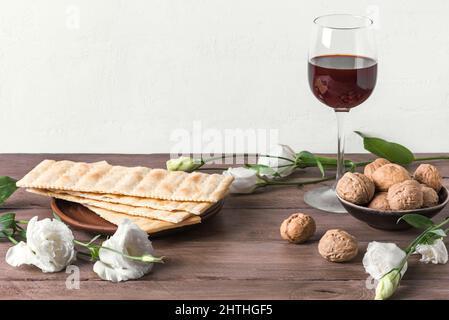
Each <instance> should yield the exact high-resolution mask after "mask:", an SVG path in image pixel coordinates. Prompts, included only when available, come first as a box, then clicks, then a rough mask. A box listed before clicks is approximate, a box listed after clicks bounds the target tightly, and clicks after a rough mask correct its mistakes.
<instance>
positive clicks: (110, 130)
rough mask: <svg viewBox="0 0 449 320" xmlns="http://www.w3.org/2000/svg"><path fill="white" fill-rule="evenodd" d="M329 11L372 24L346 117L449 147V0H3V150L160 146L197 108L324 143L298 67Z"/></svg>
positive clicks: (438, 148) (200, 115)
mask: <svg viewBox="0 0 449 320" xmlns="http://www.w3.org/2000/svg"><path fill="white" fill-rule="evenodd" d="M332 12H351V13H358V14H365V15H366V14H371V15H373V14H374V15H375V18H377V22H378V23H379V27H380V28H379V30H378V35H377V36H378V43H379V78H378V85H377V88H376V90H375V91H374V94H373V95H372V97H371V98H370V99H369V100H368V101H367V102H366V103H365V104H364V105H362V106H361V107H359V108H356V109H355V110H353V111H351V114H350V118H351V119H350V121H351V122H350V124H349V128H348V129H349V130H355V129H359V130H363V131H366V132H370V133H374V134H377V135H380V136H382V137H385V138H389V139H391V140H395V141H398V142H401V143H403V144H405V145H407V146H409V147H410V148H411V149H412V150H413V151H416V152H444V151H449V139H448V134H449V128H448V123H449V77H448V74H449V24H448V12H449V1H447V0H432V1H422V0H394V1H391V0H367V1H365V0H346V1H343V0H342V1H330V0H329V1H324V0H322V1H318V0H313V1H312V0H309V1H298V0H281V1H279V0H70V1H66V0H14V1H10V0H1V1H0V115H1V125H0V135H1V137H2V139H1V143H0V152H123V153H125V152H126V153H128V152H129V153H150V152H169V151H170V147H171V145H172V142H170V140H169V138H170V134H171V133H172V132H173V130H174V129H177V128H185V129H188V130H190V129H191V128H192V123H193V121H195V120H201V121H202V122H201V123H202V126H203V127H204V128H216V129H220V130H222V129H226V128H227V129H229V128H231V129H232V128H243V129H244V128H267V129H268V128H274V129H279V133H280V140H281V141H282V142H283V143H287V144H290V145H292V146H293V147H294V148H295V149H297V150H300V149H308V150H310V151H315V152H333V151H334V150H335V134H336V133H335V130H336V125H335V119H334V115H333V112H332V110H331V109H329V108H326V107H324V106H323V105H321V104H320V103H319V102H318V101H317V100H316V99H315V98H314V97H313V96H312V94H311V92H310V90H309V87H308V83H307V76H306V71H307V69H306V68H307V64H306V62H307V60H306V59H307V49H308V44H309V37H310V33H311V30H312V23H311V21H312V19H313V17H314V16H317V15H321V14H325V13H332ZM376 12H378V16H376ZM347 149H348V151H351V152H357V151H362V145H361V143H360V140H359V138H357V137H356V136H355V135H354V134H350V135H349V136H348V142H347Z"/></svg>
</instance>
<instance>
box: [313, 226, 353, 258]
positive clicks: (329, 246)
mask: <svg viewBox="0 0 449 320" xmlns="http://www.w3.org/2000/svg"><path fill="white" fill-rule="evenodd" d="M358 250H359V245H358V243H357V240H356V238H355V237H353V236H352V235H350V234H349V233H347V232H346V231H343V230H340V229H331V230H328V231H327V232H326V233H325V234H324V236H323V237H322V238H321V240H320V243H319V244H318V251H319V253H320V255H321V256H322V257H323V258H324V259H326V260H328V261H331V262H344V261H349V260H351V259H353V258H354V257H355V256H356V255H357V252H358Z"/></svg>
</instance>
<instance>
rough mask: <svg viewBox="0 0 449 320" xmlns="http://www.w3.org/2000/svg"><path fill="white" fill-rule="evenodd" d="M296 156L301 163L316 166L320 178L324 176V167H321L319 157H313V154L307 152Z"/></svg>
mask: <svg viewBox="0 0 449 320" xmlns="http://www.w3.org/2000/svg"><path fill="white" fill-rule="evenodd" d="M296 156H297V158H298V159H300V160H301V161H302V162H305V163H315V164H316V165H317V167H318V169H319V170H320V172H321V176H322V177H324V176H325V171H324V166H323V163H322V161H321V159H320V158H319V157H317V156H315V155H314V154H313V153H311V152H309V151H301V152H300V153H298V154H297V155H296ZM335 162H336V160H335Z"/></svg>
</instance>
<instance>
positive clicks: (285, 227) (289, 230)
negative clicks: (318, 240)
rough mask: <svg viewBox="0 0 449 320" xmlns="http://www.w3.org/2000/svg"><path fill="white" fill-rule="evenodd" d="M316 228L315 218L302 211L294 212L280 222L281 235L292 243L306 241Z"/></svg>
mask: <svg viewBox="0 0 449 320" xmlns="http://www.w3.org/2000/svg"><path fill="white" fill-rule="evenodd" d="M315 230H316V224H315V220H313V218H312V217H311V216H308V215H306V214H304V213H294V214H292V215H291V216H290V217H288V218H287V219H285V220H284V221H283V222H282V224H281V228H280V231H281V237H282V238H283V239H285V240H288V241H289V242H292V243H303V242H305V241H307V240H308V239H309V238H310V237H311V236H313V234H314V233H315Z"/></svg>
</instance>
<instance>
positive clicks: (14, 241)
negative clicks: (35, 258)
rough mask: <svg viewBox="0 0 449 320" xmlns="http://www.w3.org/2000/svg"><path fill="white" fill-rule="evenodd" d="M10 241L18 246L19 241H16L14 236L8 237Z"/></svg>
mask: <svg viewBox="0 0 449 320" xmlns="http://www.w3.org/2000/svg"><path fill="white" fill-rule="evenodd" d="M8 239H9V241H11V242H12V243H14V244H18V243H19V241H17V240H16V239H14V238H13V237H12V236H8Z"/></svg>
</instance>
